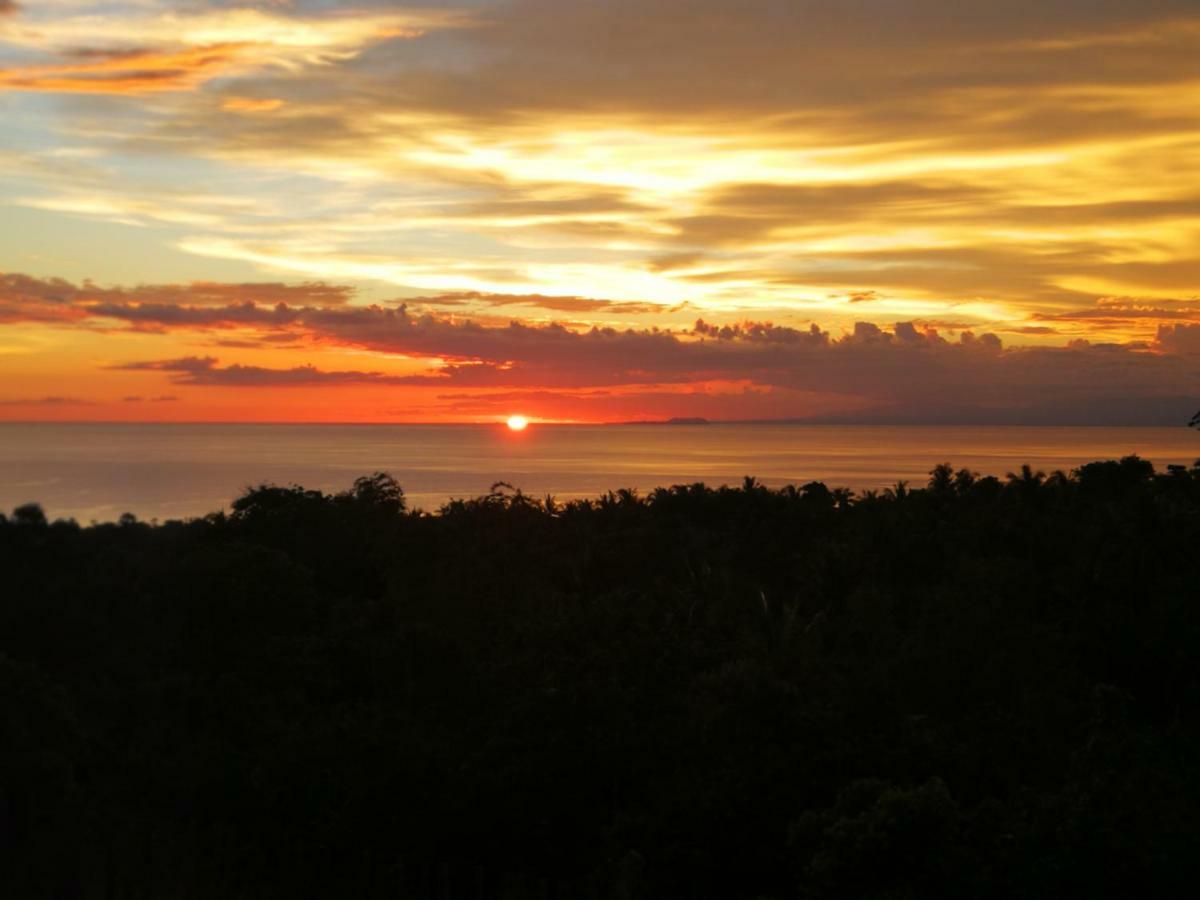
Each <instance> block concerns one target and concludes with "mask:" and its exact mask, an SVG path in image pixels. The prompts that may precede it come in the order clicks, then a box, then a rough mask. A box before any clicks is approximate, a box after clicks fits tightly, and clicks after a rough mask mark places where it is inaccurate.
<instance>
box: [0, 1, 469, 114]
mask: <svg viewBox="0 0 1200 900" xmlns="http://www.w3.org/2000/svg"><path fill="white" fill-rule="evenodd" d="M273 5H275V6H278V5H277V4H273ZM8 8H9V10H11V8H12V4H11V3H9V4H8ZM4 11H5V9H4V7H0V12H4ZM460 20H461V16H453V15H447V14H445V13H437V12H435V11H426V12H421V11H410V12H407V13H406V12H382V11H380V12H370V11H357V12H355V11H351V14H347V15H336V14H335V15H303V14H299V13H288V12H287V11H286V10H284V9H277V10H275V11H272V10H264V9H254V8H250V7H241V8H233V9H219V8H216V9H211V8H210V9H196V10H191V11H182V10H163V9H156V8H154V6H153V5H152V6H150V7H149V8H147V9H145V10H144V11H138V10H136V9H133V10H129V9H125V10H121V9H116V10H106V9H104V8H101V9H99V10H96V11H81V12H79V13H74V14H72V13H71V12H70V11H69V10H61V9H59V10H51V11H50V14H49V15H42V16H41V17H40V18H38V19H37V20H36V21H35V22H33V23H31V24H30V25H29V26H28V27H20V28H13V29H10V30H9V31H8V32H6V33H5V34H4V35H3V36H2V39H3V40H4V42H6V43H8V44H10V45H15V46H17V47H21V48H23V49H28V50H34V51H39V52H41V53H47V54H53V55H55V56H57V58H58V60H57V61H56V62H54V63H49V64H33V65H23V66H17V67H14V68H9V69H6V70H3V71H0V89H4V88H8V89H10V90H25V91H49V92H56V93H101V94H142V93H148V92H157V91H179V90H188V89H191V88H195V87H196V86H198V85H200V84H203V83H205V82H207V81H210V80H212V79H214V78H217V77H232V76H244V75H247V74H249V73H251V72H255V71H259V70H263V69H269V68H273V67H274V68H277V69H281V70H284V71H296V70H298V69H300V68H301V67H306V66H321V65H326V64H329V63H333V62H339V61H345V60H348V59H351V58H353V57H354V56H356V55H357V54H358V53H360V52H361V51H362V50H363V49H364V48H366V47H368V46H370V45H372V44H375V43H379V42H381V41H387V40H394V39H397V38H410V39H411V38H416V37H419V36H420V35H422V34H423V33H424V32H425V30H426V29H427V28H431V27H432V28H437V27H449V26H451V25H453V24H455V23H456V22H458V21H460Z"/></svg>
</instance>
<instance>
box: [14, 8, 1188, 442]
mask: <svg viewBox="0 0 1200 900" xmlns="http://www.w3.org/2000/svg"><path fill="white" fill-rule="evenodd" d="M0 121H2V123H3V124H2V127H0V419H4V420H40V419H84V420H165V421H195V420H204V421H233V420H237V421H281V420H287V421H491V420H498V419H503V418H505V417H507V416H508V415H509V414H512V413H523V414H525V415H527V416H529V417H530V418H531V420H533V421H535V422H536V421H538V420H566V421H587V422H599V421H620V420H629V419H652V418H662V417H669V416H706V417H709V418H713V419H768V418H795V419H805V420H814V421H856V422H969V423H1008V422H1024V423H1064V424H1068V423H1069V424H1075V423H1097V424H1100V423H1122V424H1126V423H1127V424H1180V425H1182V424H1183V423H1185V422H1186V421H1187V418H1188V417H1189V416H1190V415H1191V414H1192V413H1193V412H1195V411H1196V409H1197V408H1198V407H1200V5H1198V4H1197V2H1196V0H1109V2H1106V0H1036V2H1035V0H1007V2H1002V3H1001V2H995V0H988V2H983V0H958V2H954V3H950V2H933V0H823V2H815V0H736V2H734V0H687V2H685V0H594V2H593V0H456V2H446V3H429V4H427V5H425V6H405V5H401V4H397V3H389V2H359V0H354V2H331V0H294V2H287V0H274V2H258V3H254V2H237V0H231V2H217V0H194V2H185V0H174V2H172V0H123V2H122V0H114V2H84V0H25V2H23V0H17V2H15V3H14V2H12V0H0Z"/></svg>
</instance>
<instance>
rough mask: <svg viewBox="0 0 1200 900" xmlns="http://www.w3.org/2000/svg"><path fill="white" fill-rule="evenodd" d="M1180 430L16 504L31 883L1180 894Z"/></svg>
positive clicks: (10, 715)
mask: <svg viewBox="0 0 1200 900" xmlns="http://www.w3.org/2000/svg"><path fill="white" fill-rule="evenodd" d="M1198 548H1200V464H1198V467H1196V468H1192V469H1185V468H1178V467H1175V468H1172V469H1171V470H1169V471H1168V472H1166V473H1161V474H1159V473H1155V471H1154V470H1153V468H1152V467H1151V466H1150V465H1149V464H1148V463H1146V462H1144V461H1142V460H1139V459H1137V458H1127V459H1123V460H1121V461H1119V462H1100V463H1093V464H1091V465H1087V466H1084V467H1083V468H1081V469H1079V470H1077V471H1076V472H1075V473H1073V474H1071V475H1063V474H1061V473H1058V474H1055V475H1052V476H1050V477H1048V478H1045V477H1043V476H1041V475H1040V474H1039V473H1034V472H1031V471H1029V470H1028V469H1025V470H1023V471H1022V472H1021V473H1017V474H1015V475H1013V476H1011V477H1010V478H1009V479H1007V480H998V479H996V478H979V477H977V476H975V475H973V474H972V473H970V472H965V471H959V472H956V471H954V470H952V469H951V468H950V467H949V466H939V467H938V468H937V469H935V470H934V471H933V473H932V475H931V479H930V482H929V484H928V486H927V487H925V488H922V489H915V490H914V489H908V488H906V487H904V486H903V485H900V486H897V487H896V488H895V489H893V490H889V491H885V492H882V493H878V494H875V493H868V494H865V495H861V496H855V495H853V494H851V493H850V492H848V491H838V490H829V489H827V488H826V487H825V486H824V485H821V484H816V483H814V484H808V485H805V486H803V487H798V488H792V487H789V488H785V489H782V490H769V489H766V488H764V487H762V486H760V485H758V484H757V483H755V482H754V481H753V480H747V482H746V483H745V485H744V486H743V487H742V488H740V489H725V488H722V489H720V490H713V489H710V488H706V487H704V486H703V485H698V484H697V485H688V486H678V487H673V488H669V489H662V490H658V491H655V492H654V493H652V494H650V495H649V496H646V497H639V496H637V495H635V494H633V493H630V492H619V493H617V494H611V495H608V496H606V497H603V498H600V499H599V500H593V501H589V502H574V503H568V504H557V503H554V502H552V501H550V500H545V501H543V500H537V499H534V498H531V497H527V496H524V495H522V494H521V493H519V492H515V491H513V490H511V489H509V488H507V487H506V486H503V485H498V486H497V487H496V488H495V489H494V490H493V492H492V493H491V494H489V495H487V496H485V497H481V498H478V499H475V500H469V501H460V502H453V503H450V504H449V505H447V506H446V507H444V508H443V509H442V510H441V511H440V513H439V514H438V515H421V514H416V513H411V512H408V511H406V509H405V505H404V498H403V494H402V492H401V491H400V489H399V487H398V486H397V485H396V484H395V483H394V482H393V481H392V480H391V479H390V478H388V477H387V476H385V475H376V476H373V477H370V478H364V479H360V480H359V481H358V482H356V484H355V485H354V487H353V488H352V489H351V490H349V491H347V492H345V493H342V494H338V495H333V496H330V495H326V494H323V493H321V492H317V491H309V490H304V489H303V488H300V487H273V486H264V487H259V488H255V489H253V490H249V491H247V493H245V494H244V495H243V496H242V497H241V498H239V499H238V500H237V501H236V502H235V503H234V504H233V508H232V511H231V512H230V513H229V514H215V515H212V516H209V517H207V518H205V519H202V520H197V521H190V522H169V523H167V524H164V525H158V526H151V525H147V524H143V523H140V522H138V521H137V520H135V519H134V518H133V517H125V518H124V519H122V521H121V522H120V523H117V524H106V525H94V526H92V527H88V528H80V527H78V526H77V525H75V524H74V523H71V522H61V521H60V522H54V523H48V522H47V521H46V519H45V516H43V515H42V513H41V510H40V509H39V508H37V507H36V506H29V507H23V508H21V509H18V510H16V511H15V512H14V513H13V515H12V516H11V517H8V518H2V517H0V566H2V569H0V571H2V572H3V576H2V577H3V583H2V585H0V594H2V600H0V698H2V701H3V702H2V706H0V785H2V788H3V790H2V793H0V829H2V831H0V854H2V856H0V873H2V877H3V879H4V881H5V883H6V884H5V885H0V888H3V887H6V888H7V890H3V891H0V893H4V895H5V896H8V897H14V898H24V897H30V898H40V897H95V898H104V900H118V898H122V900H123V898H155V900H157V898H204V900H207V898H222V900H227V898H296V897H304V898H308V897H314V898H323V900H336V898H343V897H355V898H382V897H388V898H394V897H412V898H421V900H438V898H546V900H549V898H561V900H568V898H572V900H573V898H635V897H644V898H708V897H713V898H786V897H800V898H835V897H836V898H845V897H855V898H889V900H899V898H913V900H916V898H937V897H947V898H948V897H954V898H963V897H972V898H1041V897H1044V898H1060V897H1090V898H1095V897H1120V898H1129V897H1139V896H1141V897H1153V896H1161V897H1175V896H1189V895H1191V893H1192V892H1193V891H1194V889H1195V885H1196V884H1197V883H1198V881H1197V876H1200V871H1198V870H1200V853H1197V837H1198V835H1200V718H1198V713H1200V666H1198V663H1200V590H1198V588H1200V554H1198V552H1197V550H1198Z"/></svg>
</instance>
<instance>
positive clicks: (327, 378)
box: [109, 356, 408, 400]
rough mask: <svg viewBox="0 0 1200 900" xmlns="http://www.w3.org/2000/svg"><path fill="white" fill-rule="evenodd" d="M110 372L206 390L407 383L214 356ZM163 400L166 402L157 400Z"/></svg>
mask: <svg viewBox="0 0 1200 900" xmlns="http://www.w3.org/2000/svg"><path fill="white" fill-rule="evenodd" d="M109 368H111V369H114V370H118V371H127V372H146V371H150V372H168V373H170V375H171V378H170V381H171V382H172V383H173V384H185V385H193V386H205V387H241V388H257V387H312V386H314V385H315V386H341V385H361V384H404V383H406V382H407V381H408V379H406V378H403V377H397V376H389V375H384V374H382V373H380V372H356V371H341V372H326V371H322V370H320V369H318V368H316V367H315V366H312V365H304V366H295V367H293V368H290V369H270V368H263V367H261V366H242V365H232V366H225V367H222V366H219V365H218V360H217V359H215V358H214V357H211V356H206V357H197V356H188V357H183V358H182V359H165V360H152V361H146V362H134V363H124V364H121V365H116V366H110V367H109ZM158 399H160V400H162V399H163V398H158Z"/></svg>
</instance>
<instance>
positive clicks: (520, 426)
mask: <svg viewBox="0 0 1200 900" xmlns="http://www.w3.org/2000/svg"><path fill="white" fill-rule="evenodd" d="M528 424H529V420H528V419H527V418H525V417H524V416H509V417H508V427H509V429H510V430H511V431H524V430H525V427H526V426H527V425H528Z"/></svg>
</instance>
